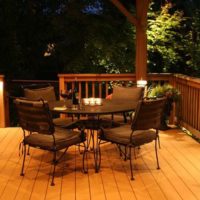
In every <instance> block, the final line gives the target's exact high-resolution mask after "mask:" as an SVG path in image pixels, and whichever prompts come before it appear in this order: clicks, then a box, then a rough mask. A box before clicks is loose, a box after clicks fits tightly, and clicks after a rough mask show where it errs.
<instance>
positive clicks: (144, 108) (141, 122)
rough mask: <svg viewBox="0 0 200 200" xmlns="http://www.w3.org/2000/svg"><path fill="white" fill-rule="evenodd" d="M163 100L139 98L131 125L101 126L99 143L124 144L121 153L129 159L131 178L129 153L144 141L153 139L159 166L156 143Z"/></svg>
mask: <svg viewBox="0 0 200 200" xmlns="http://www.w3.org/2000/svg"><path fill="white" fill-rule="evenodd" d="M165 100H166V99H165V98H161V99H155V100H145V99H144V100H141V101H139V103H138V106H137V109H136V112H135V115H134V117H133V119H132V123H131V125H130V124H125V125H123V126H120V127H118V128H113V129H103V128H102V129H101V130H100V131H99V135H100V136H99V137H100V141H99V143H101V140H103V141H109V142H112V143H115V144H117V145H119V146H120V147H121V146H124V149H125V152H121V153H123V154H125V157H127V158H128V159H130V169H131V180H133V179H134V178H133V167H132V153H131V150H132V148H135V147H140V146H142V145H144V144H146V143H150V142H152V141H155V153H156V160H157V169H159V168H160V166H159V161H158V153H157V143H158V134H159V127H160V122H161V117H162V113H163V108H164V104H165ZM127 149H129V151H128V152H127V151H126V150H127Z"/></svg>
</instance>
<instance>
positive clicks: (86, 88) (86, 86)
mask: <svg viewBox="0 0 200 200" xmlns="http://www.w3.org/2000/svg"><path fill="white" fill-rule="evenodd" d="M85 96H86V98H88V81H86V82H85Z"/></svg>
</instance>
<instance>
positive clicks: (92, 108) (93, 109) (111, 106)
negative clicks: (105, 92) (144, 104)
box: [49, 99, 138, 172]
mask: <svg viewBox="0 0 200 200" xmlns="http://www.w3.org/2000/svg"><path fill="white" fill-rule="evenodd" d="M137 103H138V102H136V101H131V100H128V99H127V100H126V101H124V100H123V101H122V100H107V99H103V101H102V105H84V104H81V105H76V107H74V106H73V105H72V101H71V100H67V101H66V102H65V103H64V101H54V102H49V107H50V110H51V111H52V112H53V113H59V114H73V115H77V116H80V115H89V116H97V120H96V121H95V123H94V120H93V119H94V118H93V117H92V118H91V126H92V124H93V125H94V127H95V128H94V129H96V127H97V124H98V123H100V122H101V120H100V115H108V114H115V113H124V112H131V111H135V109H136V106H137ZM88 120H90V118H88ZM92 120H93V121H92ZM80 121H81V120H80ZM111 123H112V120H111ZM93 134H94V131H93ZM93 141H95V140H94V139H93ZM93 151H94V162H95V172H98V171H99V168H100V162H101V157H100V156H101V154H100V147H99V143H98V135H97V136H96V143H95V144H93Z"/></svg>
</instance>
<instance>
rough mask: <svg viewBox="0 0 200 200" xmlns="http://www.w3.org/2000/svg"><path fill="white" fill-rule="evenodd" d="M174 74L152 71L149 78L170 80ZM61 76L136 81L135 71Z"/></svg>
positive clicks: (78, 79)
mask: <svg viewBox="0 0 200 200" xmlns="http://www.w3.org/2000/svg"><path fill="white" fill-rule="evenodd" d="M172 75H173V74H171V73H151V74H148V76H147V77H148V80H169V77H171V76H172ZM58 77H59V78H64V79H66V80H67V81H111V80H112V81H115V80H127V81H131V80H132V81H135V80H136V76H135V74H133V73H126V74H58Z"/></svg>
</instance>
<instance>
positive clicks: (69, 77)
mask: <svg viewBox="0 0 200 200" xmlns="http://www.w3.org/2000/svg"><path fill="white" fill-rule="evenodd" d="M58 77H59V89H60V90H66V89H67V90H69V89H74V88H76V89H77V90H78V92H79V96H80V97H81V98H83V97H103V98H105V97H106V96H107V95H108V94H109V93H111V91H112V85H113V84H122V85H127V84H133V85H134V84H136V77H135V74H58ZM171 77H172V75H171V74H167V73H166V74H148V80H149V81H154V82H155V81H156V82H161V81H162V82H170V83H172V78H171Z"/></svg>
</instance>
